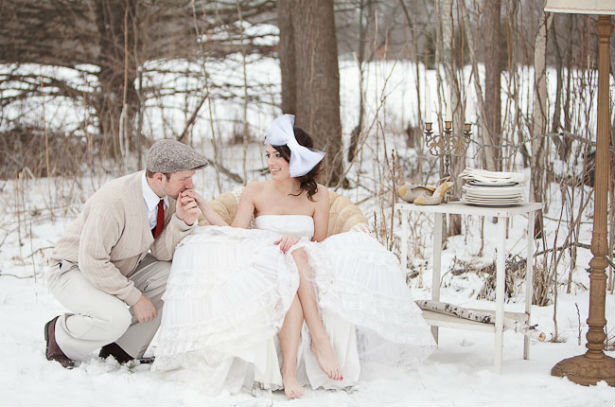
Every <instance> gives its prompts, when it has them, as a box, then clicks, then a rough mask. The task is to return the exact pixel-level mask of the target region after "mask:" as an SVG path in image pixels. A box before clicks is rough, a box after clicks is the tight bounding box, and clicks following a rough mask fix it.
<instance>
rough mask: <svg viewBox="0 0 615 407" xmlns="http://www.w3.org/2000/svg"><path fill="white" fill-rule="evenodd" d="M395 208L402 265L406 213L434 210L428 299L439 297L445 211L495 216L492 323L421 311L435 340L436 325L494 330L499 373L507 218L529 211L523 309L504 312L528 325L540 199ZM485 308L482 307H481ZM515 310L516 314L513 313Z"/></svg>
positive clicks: (525, 353)
mask: <svg viewBox="0 0 615 407" xmlns="http://www.w3.org/2000/svg"><path fill="white" fill-rule="evenodd" d="M396 208H397V210H398V211H399V212H400V215H401V224H402V238H401V242H400V246H401V263H402V267H403V268H404V269H405V268H406V267H407V256H408V233H409V225H408V216H409V214H410V212H421V213H433V214H434V233H433V241H432V244H433V267H432V283H431V299H432V300H433V301H440V276H441V274H440V272H441V253H442V217H443V215H445V214H459V215H476V216H485V217H496V218H498V233H497V237H498V242H497V258H496V290H495V298H496V300H495V326H494V325H491V324H489V325H485V324H481V323H478V322H473V321H468V320H464V319H461V318H456V317H449V316H443V315H441V314H438V315H430V314H435V313H424V317H425V320H426V321H427V322H428V323H429V324H430V325H432V328H431V329H432V333H433V335H434V338H435V340H436V343H437V342H438V326H447V327H454V328H465V329H479V330H486V331H490V332H494V333H495V355H494V368H495V371H496V372H498V373H500V372H501V371H502V355H503V336H504V335H503V333H504V295H505V293H504V284H505V273H506V271H505V268H504V262H505V259H506V253H505V251H506V249H505V243H506V222H505V221H506V219H507V218H512V217H513V216H515V215H522V214H526V215H528V224H527V271H526V274H525V283H526V284H525V313H506V314H507V316H508V315H509V314H510V315H511V317H512V318H515V319H518V320H522V321H523V322H524V323H525V324H526V326H529V325H530V314H531V308H532V289H533V279H532V273H533V264H534V262H533V258H534V233H533V231H534V212H536V211H538V210H541V209H542V203H539V202H530V203H525V204H522V205H518V206H510V207H483V206H472V205H467V204H464V203H461V202H449V203H444V204H440V205H431V206H424V205H414V204H408V203H401V204H396ZM480 311H484V310H480ZM515 314H516V315H515ZM529 345H530V338H529V336H528V335H527V334H524V340H523V358H524V359H529V357H530V349H529Z"/></svg>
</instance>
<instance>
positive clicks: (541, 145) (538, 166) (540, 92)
mask: <svg viewBox="0 0 615 407" xmlns="http://www.w3.org/2000/svg"><path fill="white" fill-rule="evenodd" d="M552 21H553V17H552V16H551V14H547V15H545V14H542V15H541V18H540V21H539V24H538V33H537V35H536V40H535V43H534V121H533V123H532V132H531V134H532V139H531V140H532V142H531V144H532V156H531V182H530V189H531V190H530V195H531V197H532V199H533V200H534V201H535V202H543V201H544V188H545V182H546V181H545V172H546V171H545V169H546V165H545V164H546V155H545V135H546V130H547V77H546V68H547V63H546V62H547V61H546V50H547V33H548V32H549V27H550V26H551V22H552ZM535 224H536V227H535V228H534V233H535V234H536V235H539V234H541V233H542V228H543V223H542V212H540V211H537V212H536V223H535Z"/></svg>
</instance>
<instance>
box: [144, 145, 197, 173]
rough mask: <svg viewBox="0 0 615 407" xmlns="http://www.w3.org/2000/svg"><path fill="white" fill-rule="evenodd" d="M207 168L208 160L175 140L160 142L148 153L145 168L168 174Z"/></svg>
mask: <svg viewBox="0 0 615 407" xmlns="http://www.w3.org/2000/svg"><path fill="white" fill-rule="evenodd" d="M205 166H207V159H206V158H205V157H204V156H203V155H201V154H199V153H197V152H196V151H194V150H193V149H192V147H190V146H188V145H186V144H184V143H180V142H179V141H177V140H173V139H162V140H158V141H157V142H155V143H154V144H152V146H151V147H150V149H149V150H148V152H147V159H146V162H145V167H146V168H147V170H149V171H151V172H163V173H166V174H169V173H172V172H178V171H188V170H198V169H199V168H203V167H205Z"/></svg>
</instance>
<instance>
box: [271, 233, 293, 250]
mask: <svg viewBox="0 0 615 407" xmlns="http://www.w3.org/2000/svg"><path fill="white" fill-rule="evenodd" d="M298 241H299V238H296V237H292V236H284V237H282V238H281V239H279V240H276V241H275V242H273V244H275V245H279V246H280V250H282V252H283V253H286V252H288V250H289V249H290V248H291V247H293V246H294V245H295V244H297V242H298Z"/></svg>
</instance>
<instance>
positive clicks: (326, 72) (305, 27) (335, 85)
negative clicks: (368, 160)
mask: <svg viewBox="0 0 615 407" xmlns="http://www.w3.org/2000/svg"><path fill="white" fill-rule="evenodd" d="M285 2H286V3H288V4H282V3H285ZM287 7H290V10H293V12H292V13H290V15H288V13H285V14H284V15H283V17H285V18H290V21H291V26H290V28H292V30H291V31H289V30H287V29H286V28H288V27H286V28H285V29H284V30H281V31H280V44H281V45H285V46H290V45H291V42H290V41H289V40H288V38H287V37H286V36H287V35H289V34H290V35H292V37H293V39H294V41H293V42H292V44H294V56H295V58H294V60H292V55H293V52H292V51H291V52H288V51H284V52H281V53H280V68H281V71H282V77H283V79H282V85H283V86H284V84H288V76H287V75H289V74H290V75H291V77H292V73H291V72H292V67H293V65H294V76H295V87H296V93H295V95H294V97H293V95H292V94H290V92H286V91H285V90H283V91H282V96H283V97H286V98H291V100H290V101H283V106H285V107H286V108H288V107H289V106H290V107H292V106H294V107H295V109H296V110H295V114H296V120H295V123H296V125H297V126H299V127H301V128H303V129H304V130H306V131H307V132H308V133H310V134H311V135H313V136H314V138H315V141H316V144H317V146H318V147H319V148H322V149H323V150H324V151H325V152H326V153H327V155H326V157H325V166H324V174H323V182H325V183H327V184H329V185H333V184H337V183H338V182H340V181H341V178H342V176H343V155H342V125H341V120H340V110H339V105H340V99H339V67H338V61H337V58H338V57H337V42H336V36H335V17H334V13H333V0H281V1H280V6H279V8H278V11H279V12H280V13H284V12H285V10H289V9H288V8H287ZM286 23H287V21H284V22H282V24H286ZM284 76H287V78H286V79H284ZM291 89H292V85H291ZM293 99H294V101H293ZM291 112H292V111H291Z"/></svg>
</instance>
